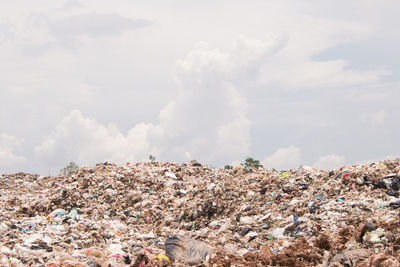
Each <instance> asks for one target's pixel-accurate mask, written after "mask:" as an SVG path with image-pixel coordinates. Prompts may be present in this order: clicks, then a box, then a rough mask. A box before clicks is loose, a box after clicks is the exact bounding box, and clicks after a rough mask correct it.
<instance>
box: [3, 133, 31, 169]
mask: <svg viewBox="0 0 400 267" xmlns="http://www.w3.org/2000/svg"><path fill="white" fill-rule="evenodd" d="M21 143H22V139H18V138H16V137H14V136H11V135H9V134H7V133H0V166H8V165H11V164H15V163H19V162H22V161H25V158H24V157H22V156H18V155H15V154H14V152H13V149H14V148H15V147H17V146H19V145H20V144H21Z"/></svg>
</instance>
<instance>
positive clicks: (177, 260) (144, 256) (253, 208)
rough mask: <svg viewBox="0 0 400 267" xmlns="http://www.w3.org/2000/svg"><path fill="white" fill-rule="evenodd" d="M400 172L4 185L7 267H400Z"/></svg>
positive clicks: (166, 173) (90, 173)
mask: <svg viewBox="0 0 400 267" xmlns="http://www.w3.org/2000/svg"><path fill="white" fill-rule="evenodd" d="M399 189H400V160H386V161H383V162H379V163H374V164H370V165H355V166H347V167H343V168H341V169H338V170H333V171H322V170H317V169H314V168H311V167H306V166H302V167H299V168H296V169H292V170H288V171H275V170H267V169H262V168H261V169H258V170H257V169H252V168H245V167H242V166H241V165H238V166H237V167H235V168H234V169H228V170H226V169H219V168H211V167H210V166H202V165H201V164H200V163H197V162H191V163H190V164H173V163H161V162H147V163H136V164H127V165H126V166H117V165H114V164H110V163H102V164H97V165H96V166H93V167H82V168H81V169H80V170H79V171H78V172H76V173H73V174H71V175H68V176H62V175H59V176H51V177H43V176H39V175H32V174H25V173H17V174H12V175H6V174H3V175H0V203H1V210H0V236H1V248H0V265H1V266H90V267H96V266H140V267H145V266H335V267H337V266H375V267H377V266H400V263H399V262H400V198H399Z"/></svg>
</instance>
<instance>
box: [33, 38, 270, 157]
mask: <svg viewBox="0 0 400 267" xmlns="http://www.w3.org/2000/svg"><path fill="white" fill-rule="evenodd" d="M239 42H241V43H240V45H238V42H236V43H235V44H234V46H233V48H232V49H231V50H229V51H224V52H223V51H219V50H217V49H210V48H209V47H208V45H207V44H206V43H199V44H197V45H196V46H195V47H194V48H193V49H192V51H190V52H189V53H188V54H187V56H186V57H185V58H184V59H182V60H180V61H178V64H177V68H176V70H175V80H176V82H177V85H178V95H177V96H176V98H175V99H174V100H173V101H172V102H170V103H168V104H167V105H166V106H165V107H164V108H163V109H162V110H161V111H160V113H159V124H156V125H154V124H150V123H148V124H146V123H140V124H136V125H135V126H134V127H133V128H132V129H131V130H130V131H129V133H128V134H127V135H123V134H122V133H121V132H120V131H119V130H118V129H117V128H116V127H115V126H112V125H109V126H105V125H102V124H100V123H98V122H96V121H95V120H92V119H87V118H84V117H83V116H82V114H81V112H80V111H79V110H74V111H72V112H71V113H70V114H69V115H68V116H67V117H65V118H64V119H63V120H62V121H61V122H59V123H58V124H57V126H56V127H55V129H54V130H53V131H52V133H51V134H50V135H49V136H48V137H47V138H46V139H44V140H43V141H42V143H41V144H40V145H39V146H37V147H36V153H37V156H38V157H44V158H46V157H47V158H48V159H52V158H54V155H64V159H63V160H64V161H66V162H68V161H70V160H75V161H78V162H80V163H95V162H96V161H105V160H107V161H112V162H118V163H121V162H125V161H136V160H144V159H147V157H148V155H149V154H152V155H155V156H156V157H157V158H158V159H160V160H163V159H165V160H182V159H186V160H190V159H193V158H194V159H197V160H200V161H203V162H207V163H214V164H215V163H216V164H224V163H226V162H232V161H234V160H240V159H241V158H242V157H243V155H246V154H248V152H249V149H250V144H251V143H250V120H249V119H248V118H247V114H246V113H247V101H246V99H245V98H244V97H243V96H242V94H241V93H240V91H239V90H238V88H236V85H235V81H234V76H235V73H238V72H240V71H241V70H246V69H247V68H253V69H254V68H255V67H257V66H258V60H259V58H260V57H262V56H263V55H264V54H265V53H269V52H270V51H271V49H274V47H275V46H276V44H275V41H274V40H272V41H270V42H269V43H265V44H264V43H262V42H260V41H249V40H245V39H244V38H242V39H241V40H240V41H239ZM238 53H240V55H239V56H237V54H238ZM254 66H255V67H254ZM189 157H193V158H189Z"/></svg>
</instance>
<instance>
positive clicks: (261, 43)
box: [0, 0, 400, 175]
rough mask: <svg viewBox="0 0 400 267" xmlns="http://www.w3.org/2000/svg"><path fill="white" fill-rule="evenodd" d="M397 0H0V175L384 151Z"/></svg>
mask: <svg viewBox="0 0 400 267" xmlns="http://www.w3.org/2000/svg"><path fill="white" fill-rule="evenodd" d="M399 9H400V2H399V1H397V0H354V1H351V2H349V1H343V0H334V1H333V0H325V1H320V0H298V1H291V0H276V1H274V0H270V1H265V0H251V1H239V0H229V1H228V0H212V1H211V0H203V1H194V0H163V1H154V0H146V1H138V0H129V1H126V0H115V1H112V2H110V1H105V0H68V1H65V0H64V1H61V0H37V1H30V0H17V1H7V2H4V1H3V2H2V3H1V4H0V173H13V172H20V171H23V172H32V173H39V174H41V175H57V174H58V173H59V171H60V169H61V168H63V167H65V166H66V165H67V164H68V163H69V162H71V161H73V162H76V163H77V164H78V165H81V166H82V165H94V164H96V163H99V162H106V161H107V162H113V163H116V164H126V163H127V162H138V161H147V160H148V158H149V155H150V154H151V155H153V156H155V157H156V160H158V161H172V162H182V163H185V162H189V161H191V160H193V159H194V160H197V161H198V162H200V163H203V164H210V165H212V166H224V165H227V164H236V163H238V162H243V161H244V159H246V158H247V157H253V158H255V159H258V160H260V161H261V163H262V164H263V165H264V167H266V168H275V169H279V170H283V169H289V168H294V167H297V166H300V165H308V166H312V167H316V168H322V169H334V168H340V167H341V166H343V165H351V164H357V163H363V162H373V161H378V160H383V159H386V158H390V157H398V156H399V151H400V142H399V138H398V134H399V133H400V123H399V122H400V112H399V99H400V53H399V52H398V49H399V47H400V35H399V34H398V30H397V28H398V25H400V17H399V16H398V14H397V13H398V10H399Z"/></svg>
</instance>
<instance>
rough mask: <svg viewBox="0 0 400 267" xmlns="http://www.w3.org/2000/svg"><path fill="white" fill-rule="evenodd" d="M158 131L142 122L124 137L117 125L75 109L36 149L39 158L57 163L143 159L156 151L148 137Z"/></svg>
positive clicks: (120, 161) (120, 162)
mask: <svg viewBox="0 0 400 267" xmlns="http://www.w3.org/2000/svg"><path fill="white" fill-rule="evenodd" d="M157 130H158V128H157V127H152V126H151V125H150V124H144V123H142V124H138V125H136V126H135V128H133V129H131V130H130V131H129V133H128V134H127V135H126V136H124V135H123V134H121V132H120V131H119V130H118V129H117V128H116V127H115V126H113V125H108V126H105V125H102V124H99V123H98V122H96V121H95V120H92V119H86V118H84V117H83V116H82V114H81V112H80V111H79V110H73V111H72V112H71V113H70V114H69V115H68V116H66V117H65V118H64V119H63V120H61V121H60V122H59V123H58V124H57V125H56V127H55V129H54V131H53V132H52V133H51V134H50V135H49V136H48V137H46V138H45V139H44V140H43V141H42V142H41V144H40V145H38V146H37V147H36V148H35V152H36V155H37V157H39V158H42V159H44V160H47V161H48V162H49V163H55V164H65V163H67V162H69V161H76V162H78V163H83V164H94V163H97V162H103V161H110V162H116V163H119V164H123V163H125V162H128V161H136V160H144V159H146V158H147V156H148V155H149V154H157V151H153V150H152V149H151V148H150V146H149V144H148V140H147V138H149V137H152V136H154V135H157V134H158V132H157ZM54 156H56V157H57V158H58V159H57V162H52V159H53V158H54Z"/></svg>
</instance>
